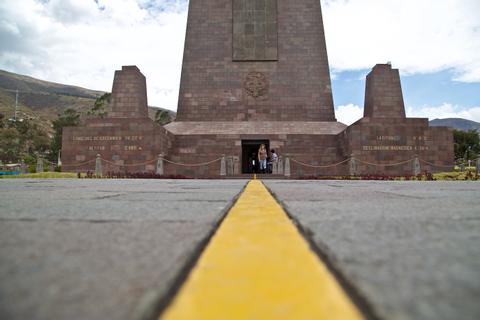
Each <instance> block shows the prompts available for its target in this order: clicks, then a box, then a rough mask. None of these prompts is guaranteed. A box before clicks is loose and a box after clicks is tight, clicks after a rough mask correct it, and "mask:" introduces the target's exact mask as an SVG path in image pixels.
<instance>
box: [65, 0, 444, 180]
mask: <svg viewBox="0 0 480 320" xmlns="http://www.w3.org/2000/svg"><path fill="white" fill-rule="evenodd" d="M252 1H253V0H245V1H233V2H232V1H226V0H209V1H190V10H189V16H188V27H187V36H186V46H185V53H184V61H183V69H182V80H181V86H180V96H179V105H178V114H177V119H176V121H175V122H173V123H170V124H168V125H166V126H164V127H162V126H160V125H158V124H156V123H154V122H153V121H152V120H150V119H149V118H148V116H147V111H148V110H147V93H146V82H145V77H144V76H143V75H142V74H141V73H140V71H139V70H138V69H137V68H136V67H123V68H122V70H121V71H117V72H116V73H115V78H114V84H113V90H112V102H111V106H110V110H109V113H108V116H107V117H106V118H103V119H102V118H97V119H88V120H87V121H86V123H85V125H84V126H83V127H76V128H65V130H64V135H63V148H62V162H63V167H64V169H66V170H68V171H86V170H91V171H93V170H94V168H95V157H96V155H97V154H99V155H100V156H101V158H102V170H103V172H104V173H105V172H107V171H115V172H119V171H120V172H122V171H129V172H159V171H158V170H159V169H158V167H157V159H158V155H159V154H162V155H163V156H162V159H163V160H162V161H161V164H162V165H161V167H162V170H161V171H162V173H163V174H165V175H183V176H186V177H192V178H202V177H208V178H211V177H219V176H221V175H223V174H226V176H236V175H240V174H242V173H247V172H250V171H249V170H250V169H249V168H248V165H249V164H250V161H251V157H252V154H253V157H254V154H255V151H256V149H255V148H256V146H255V144H260V143H265V144H267V146H268V147H269V148H270V149H272V148H273V149H275V150H276V151H277V153H278V154H279V155H280V156H281V159H282V162H281V164H279V167H278V172H276V173H277V174H279V175H287V176H291V177H305V176H318V175H328V176H339V175H350V174H355V175H364V174H388V175H411V174H414V173H416V172H417V171H418V166H416V164H417V163H418V164H420V168H421V170H422V171H423V170H428V171H430V172H432V171H442V170H449V169H451V168H452V167H453V136H452V132H451V130H450V129H448V128H445V127H434V128H430V127H429V126H428V121H427V119H412V118H406V117H405V106H404V102H403V95H402V89H401V83H400V76H399V72H398V70H395V69H392V67H391V66H390V65H388V64H386V65H377V66H375V67H374V68H373V70H372V72H371V73H370V74H369V75H368V76H367V82H366V92H365V114H364V118H362V119H361V120H359V121H357V122H356V123H355V124H353V125H351V126H349V127H347V126H345V125H344V124H342V123H339V122H337V121H336V120H335V115H334V108H333V99H332V92H331V85H330V74H329V68H328V59H327V53H326V46H325V37H324V31H323V23H322V16H321V11H320V4H319V1H318V0H302V1H300V0H299V1H287V0H265V2H262V3H264V4H265V6H264V7H255V8H254V7H252V6H253V4H254V3H255V4H257V2H255V1H253V2H252ZM232 3H235V4H236V5H237V6H238V7H236V11H235V13H234V11H233V8H232ZM243 5H245V7H242V6H243ZM272 8H274V9H275V10H273V9H272ZM257 11H260V12H264V14H268V15H269V17H267V18H265V17H259V19H256V18H255V17H256V16H255V13H256V12H257ZM252 14H253V15H252ZM232 15H236V16H235V19H233V20H232ZM244 19H246V20H244ZM232 21H234V22H233V24H235V26H232ZM252 21H253V22H252ZM272 23H275V24H276V25H275V28H271V29H270V30H265V29H264V27H265V24H272ZM242 28H244V29H242ZM235 32H237V34H235ZM257 34H260V35H264V36H263V38H262V37H256V35H257ZM265 35H266V36H265ZM273 35H276V36H277V37H278V39H277V40H278V42H271V41H270V40H269V39H270V38H271V37H272V36H273ZM234 38H235V39H236V40H235V43H232V42H233V41H234V40H233V39H234ZM250 39H254V40H255V42H254V43H252V42H251V41H250ZM262 41H264V42H262ZM233 46H235V50H237V52H236V53H235V54H234V53H233V51H232V50H233ZM242 46H245V47H244V48H242ZM273 46H277V51H276V52H273V51H271V50H270V49H272V48H273ZM257 48H260V49H261V50H260V51H256V50H257ZM256 55H258V56H259V57H258V61H251V60H250V59H252V57H256ZM267 55H268V57H267ZM221 158H223V159H224V161H221V160H220V159H221ZM414 159H418V160H414Z"/></svg>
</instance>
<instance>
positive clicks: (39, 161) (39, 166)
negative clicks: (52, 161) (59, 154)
mask: <svg viewBox="0 0 480 320" xmlns="http://www.w3.org/2000/svg"><path fill="white" fill-rule="evenodd" d="M39 172H43V158H42V157H40V156H39V157H38V158H37V173H39Z"/></svg>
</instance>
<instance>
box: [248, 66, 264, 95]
mask: <svg viewBox="0 0 480 320" xmlns="http://www.w3.org/2000/svg"><path fill="white" fill-rule="evenodd" d="M244 86H245V91H246V92H247V94H248V95H249V96H252V97H254V98H258V97H261V96H264V95H266V94H267V92H268V81H267V77H266V76H265V74H263V73H262V72H258V71H252V72H249V73H248V74H247V78H246V79H245V83H244Z"/></svg>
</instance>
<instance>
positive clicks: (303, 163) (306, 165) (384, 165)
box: [290, 157, 452, 168]
mask: <svg viewBox="0 0 480 320" xmlns="http://www.w3.org/2000/svg"><path fill="white" fill-rule="evenodd" d="M352 159H355V161H358V162H359V163H363V164H366V165H370V166H377V167H395V166H401V165H404V164H407V163H409V162H412V161H415V158H412V159H409V160H405V161H401V162H396V163H372V162H368V161H364V160H361V159H359V158H355V157H353V158H348V159H345V160H343V161H341V162H338V163H334V164H330V165H321V166H316V165H310V164H307V163H305V162H302V161H298V160H295V159H293V158H291V159H290V161H292V162H295V163H297V164H300V165H302V166H305V167H310V168H331V167H336V166H339V165H341V164H344V163H346V162H348V161H350V160H352ZM418 160H419V161H420V162H423V163H424V164H427V165H430V166H432V167H443V168H451V167H452V166H451V165H450V166H445V165H436V164H433V163H431V162H428V161H425V160H423V159H420V158H419V159H418Z"/></svg>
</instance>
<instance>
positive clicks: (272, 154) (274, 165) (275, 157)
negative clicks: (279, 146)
mask: <svg viewBox="0 0 480 320" xmlns="http://www.w3.org/2000/svg"><path fill="white" fill-rule="evenodd" d="M267 165H268V173H273V168H277V165H278V154H277V153H276V152H275V150H274V149H272V150H270V161H269V162H268V164H267ZM275 173H276V169H275Z"/></svg>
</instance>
